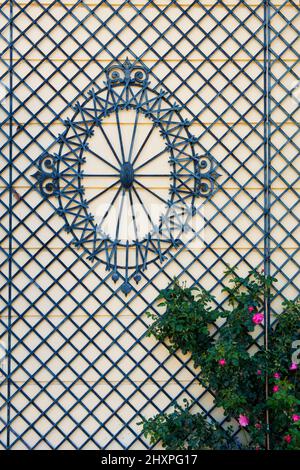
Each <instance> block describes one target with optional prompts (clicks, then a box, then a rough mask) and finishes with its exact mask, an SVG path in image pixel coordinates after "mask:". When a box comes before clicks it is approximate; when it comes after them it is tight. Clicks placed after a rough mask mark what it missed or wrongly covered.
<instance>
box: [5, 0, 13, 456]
mask: <svg viewBox="0 0 300 470" xmlns="http://www.w3.org/2000/svg"><path fill="white" fill-rule="evenodd" d="M9 21H10V25H9V187H8V190H9V232H8V233H9V241H8V245H9V248H8V279H9V280H8V321H7V335H8V341H7V423H6V426H7V428H6V432H7V449H9V448H10V446H11V442H10V419H11V415H10V411H11V410H10V397H11V324H12V318H11V316H12V294H13V292H12V254H13V246H12V231H13V218H12V206H13V0H10V13H9Z"/></svg>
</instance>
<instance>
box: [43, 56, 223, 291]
mask: <svg viewBox="0 0 300 470" xmlns="http://www.w3.org/2000/svg"><path fill="white" fill-rule="evenodd" d="M105 73H106V81H105V82H104V87H103V88H101V89H100V90H97V91H96V90H94V89H91V90H90V91H89V92H88V96H87V98H86V100H85V101H84V102H83V103H79V102H78V103H76V105H75V106H74V111H75V113H74V116H73V117H72V119H67V120H66V121H65V131H64V132H63V133H62V134H60V135H59V136H58V139H57V143H58V144H59V150H58V152H57V153H56V154H53V155H50V154H49V153H45V154H43V155H42V156H41V158H40V159H39V162H38V172H37V173H35V175H34V176H35V178H36V179H37V187H38V189H39V190H40V192H41V194H42V195H43V196H44V197H48V196H51V195H55V196H56V197H57V198H58V202H59V209H58V213H59V214H60V215H61V216H62V217H63V218H64V220H65V229H66V230H67V231H68V232H69V233H71V234H72V235H73V243H74V244H75V245H76V246H77V247H78V248H80V249H83V250H84V251H85V252H86V254H87V256H88V258H89V260H91V261H95V260H97V261H100V262H103V263H105V264H106V268H107V270H108V271H111V273H112V279H113V281H114V282H118V281H119V280H120V279H122V280H123V284H122V291H123V292H124V293H125V294H126V295H127V294H128V293H129V292H130V291H131V290H132V285H131V282H130V281H131V279H133V280H134V281H135V282H136V283H139V282H140V281H141V280H142V273H143V270H145V269H146V268H147V264H148V263H149V262H151V261H154V260H159V261H160V262H163V261H164V260H165V258H166V254H167V252H168V250H169V249H170V248H172V247H174V248H178V246H180V244H181V240H180V234H181V233H182V232H184V230H186V228H187V226H188V224H189V220H190V218H191V217H192V216H193V215H194V213H195V210H196V209H195V202H196V199H197V198H198V197H205V198H207V197H208V196H211V195H212V193H213V192H214V191H215V190H216V178H217V177H218V174H217V173H216V164H215V162H214V160H213V159H212V157H211V156H210V155H198V154H197V151H196V146H197V142H198V139H197V138H196V137H194V136H193V135H192V134H191V133H190V131H189V124H190V123H189V122H188V121H187V120H185V119H183V118H182V116H181V111H182V107H181V106H179V105H178V104H177V103H174V102H172V100H171V97H170V95H169V94H168V93H167V92H166V91H165V90H163V89H161V90H159V91H158V90H156V89H154V88H151V87H150V81H149V71H148V70H147V69H146V68H145V67H144V66H143V65H136V64H133V63H131V62H130V61H128V60H126V62H125V63H123V64H121V63H116V64H112V65H111V66H109V67H108V68H107V69H106V71H105ZM124 110H134V111H135V113H136V119H135V124H134V128H133V137H132V139H134V137H135V135H136V133H137V129H138V120H139V116H141V115H143V116H144V118H145V119H148V120H149V121H151V129H150V131H149V135H147V136H146V138H145V141H144V142H143V143H142V144H141V148H144V147H145V145H146V143H147V141H148V140H149V138H150V135H151V134H152V133H153V132H158V133H159V134H160V136H161V138H162V139H163V141H164V148H163V150H162V151H161V152H160V153H159V154H158V155H149V159H147V160H146V161H142V162H141V161H139V158H140V153H141V148H140V151H139V152H137V153H136V154H135V155H133V151H132V148H133V142H131V147H130V150H129V152H128V154H125V152H124V147H123V142H122V129H121V127H122V126H121V124H120V122H119V118H118V116H119V112H121V111H124ZM111 115H115V116H116V126H117V131H118V136H119V137H118V138H119V149H120V151H119V152H118V151H116V149H115V148H114V145H113V143H112V142H111V141H110V140H109V139H108V137H107V135H106V132H105V130H104V128H103V120H104V119H106V118H108V117H109V116H111ZM96 129H98V130H99V129H100V131H101V133H102V135H103V137H104V139H105V141H106V145H107V146H108V148H110V151H111V154H112V158H111V161H110V160H109V159H105V158H103V156H102V155H101V151H99V152H97V155H96V154H95V151H93V150H92V149H91V148H90V146H89V141H90V139H91V138H92V136H93V135H94V133H95V130H96ZM89 154H92V155H94V156H96V157H97V158H98V159H99V160H100V161H102V162H103V163H105V164H106V165H108V166H109V167H110V169H111V171H112V172H113V175H110V176H111V177H112V178H115V180H114V181H113V184H112V185H111V186H108V187H107V188H106V189H105V190H104V191H102V192H99V194H98V195H96V196H95V197H98V198H100V197H102V196H103V194H104V193H107V191H108V190H109V189H112V187H117V190H116V193H115V195H114V198H113V202H115V200H117V199H118V198H119V199H120V200H121V203H120V213H119V217H118V219H117V222H116V231H115V236H114V237H112V236H111V235H109V234H107V233H106V232H105V230H103V222H104V220H105V219H106V218H107V214H108V213H109V210H110V206H109V207H108V209H107V211H106V212H105V213H104V214H103V217H102V220H101V221H100V222H98V221H97V220H95V216H94V215H93V214H92V213H91V211H90V203H91V201H92V199H93V200H94V199H95V197H93V198H92V199H90V200H89V199H87V198H86V197H85V195H86V191H85V188H84V186H83V184H82V183H83V179H84V178H88V177H89V175H87V174H86V173H85V170H84V165H85V163H86V161H87V158H88V155H89ZM166 156H167V158H168V162H169V169H170V171H169V173H168V174H165V175H156V174H154V175H150V174H147V172H145V168H146V170H147V165H148V164H149V162H151V161H152V160H155V159H158V158H164V159H165V158H166ZM141 171H143V173H141ZM95 176H97V177H99V178H102V179H105V177H107V176H108V175H105V174H101V175H96V174H93V175H91V177H95ZM150 176H152V177H156V176H157V177H159V178H167V179H168V180H170V185H169V186H170V187H169V195H168V198H165V199H164V198H162V197H160V196H159V195H158V194H156V193H155V192H154V191H152V190H151V189H150V188H149V187H147V184H144V183H143V182H142V181H143V179H145V178H147V177H150ZM142 192H147V193H148V194H151V196H152V197H156V198H157V199H158V200H160V203H163V204H164V206H165V211H164V213H163V214H162V215H161V216H160V218H159V223H154V222H153V220H152V219H151V215H150V214H149V213H148V211H147V208H146V206H145V204H144V201H143V196H142V195H141V193H142ZM125 197H127V198H128V200H129V202H130V205H131V207H132V208H133V206H134V205H133V197H134V198H135V199H136V201H138V203H139V204H140V206H141V208H142V210H143V211H144V212H145V215H146V217H147V218H148V220H149V223H150V226H151V230H150V231H149V233H148V234H147V235H146V236H144V237H140V236H139V234H138V232H137V230H136V231H135V235H136V236H135V237H134V239H132V240H121V239H120V238H119V231H118V230H119V227H118V226H119V225H120V218H121V216H122V204H123V201H124V198H125ZM131 218H132V220H131V222H132V223H133V224H135V221H136V214H135V213H134V209H132V216H131ZM120 250H122V256H120Z"/></svg>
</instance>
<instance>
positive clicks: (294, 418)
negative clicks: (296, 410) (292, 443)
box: [292, 415, 300, 423]
mask: <svg viewBox="0 0 300 470" xmlns="http://www.w3.org/2000/svg"><path fill="white" fill-rule="evenodd" d="M292 420H293V421H294V423H296V421H299V420H300V416H299V415H293V416H292Z"/></svg>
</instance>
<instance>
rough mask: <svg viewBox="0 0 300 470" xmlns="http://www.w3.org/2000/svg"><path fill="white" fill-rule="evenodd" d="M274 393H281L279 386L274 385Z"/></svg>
mask: <svg viewBox="0 0 300 470" xmlns="http://www.w3.org/2000/svg"><path fill="white" fill-rule="evenodd" d="M273 392H274V393H276V392H279V387H278V385H274V387H273Z"/></svg>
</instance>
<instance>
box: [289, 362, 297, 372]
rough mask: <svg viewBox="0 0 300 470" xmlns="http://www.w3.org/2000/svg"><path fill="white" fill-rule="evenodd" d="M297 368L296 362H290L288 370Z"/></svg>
mask: <svg viewBox="0 0 300 470" xmlns="http://www.w3.org/2000/svg"><path fill="white" fill-rule="evenodd" d="M297 369H298V364H295V362H292V364H291V365H290V370H297Z"/></svg>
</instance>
